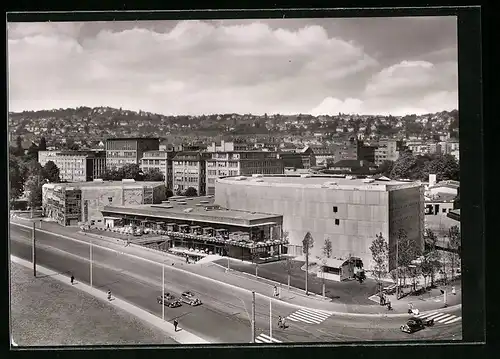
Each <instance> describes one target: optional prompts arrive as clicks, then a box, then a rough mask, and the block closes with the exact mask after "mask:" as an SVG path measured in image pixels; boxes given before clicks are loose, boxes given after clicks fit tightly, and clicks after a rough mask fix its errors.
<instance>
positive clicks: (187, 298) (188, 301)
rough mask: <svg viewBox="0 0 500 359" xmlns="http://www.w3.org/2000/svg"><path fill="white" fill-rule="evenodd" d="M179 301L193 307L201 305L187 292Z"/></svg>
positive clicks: (199, 301)
mask: <svg viewBox="0 0 500 359" xmlns="http://www.w3.org/2000/svg"><path fill="white" fill-rule="evenodd" d="M181 301H182V302H183V303H186V304H189V305H192V306H193V307H194V306H197V305H200V304H201V300H199V299H198V298H196V296H195V295H194V294H193V293H191V292H189V291H186V292H184V293H182V294H181Z"/></svg>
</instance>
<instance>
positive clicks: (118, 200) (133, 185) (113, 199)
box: [42, 180, 165, 226]
mask: <svg viewBox="0 0 500 359" xmlns="http://www.w3.org/2000/svg"><path fill="white" fill-rule="evenodd" d="M164 199H165V185H164V184H163V183H162V182H135V181H133V180H123V181H122V182H116V181H115V182H108V181H106V182H105V181H102V180H95V181H93V182H81V183H71V184H69V183H47V184H44V185H43V187H42V210H43V213H44V214H45V216H46V217H48V218H52V219H54V220H56V221H57V222H58V223H59V224H60V225H62V226H74V225H77V224H78V222H89V223H90V224H96V225H104V217H103V215H102V213H101V211H102V210H103V208H104V206H109V205H114V204H116V205H129V206H133V205H139V204H157V203H161V201H163V200H164Z"/></svg>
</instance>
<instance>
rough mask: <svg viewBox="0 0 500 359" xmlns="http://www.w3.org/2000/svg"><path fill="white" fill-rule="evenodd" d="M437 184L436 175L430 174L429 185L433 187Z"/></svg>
mask: <svg viewBox="0 0 500 359" xmlns="http://www.w3.org/2000/svg"><path fill="white" fill-rule="evenodd" d="M435 184H436V175H435V174H429V187H432V186H434V185H435Z"/></svg>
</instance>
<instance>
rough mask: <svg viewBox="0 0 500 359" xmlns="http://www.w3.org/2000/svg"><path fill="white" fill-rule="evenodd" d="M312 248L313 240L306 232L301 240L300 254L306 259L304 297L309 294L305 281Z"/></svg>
mask: <svg viewBox="0 0 500 359" xmlns="http://www.w3.org/2000/svg"><path fill="white" fill-rule="evenodd" d="M313 246H314V239H313V237H312V235H311V233H310V232H307V233H306V235H305V236H304V239H303V240H302V252H303V253H304V255H305V257H306V295H308V294H309V291H308V288H307V284H308V283H307V281H308V277H309V253H310V251H311V248H313Z"/></svg>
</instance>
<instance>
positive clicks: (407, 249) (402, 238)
mask: <svg viewBox="0 0 500 359" xmlns="http://www.w3.org/2000/svg"><path fill="white" fill-rule="evenodd" d="M396 240H397V242H398V249H397V252H398V262H397V267H398V268H400V269H401V274H402V275H403V283H404V284H406V276H407V274H408V273H409V270H410V267H411V266H412V265H413V263H412V261H413V260H415V259H417V258H418V257H419V256H420V248H418V246H417V243H416V242H415V241H413V240H411V239H410V238H408V234H407V233H406V231H405V230H404V229H402V228H400V229H399V230H398V231H397V235H396ZM399 284H401V277H400V278H399ZM398 299H399V298H398Z"/></svg>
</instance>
